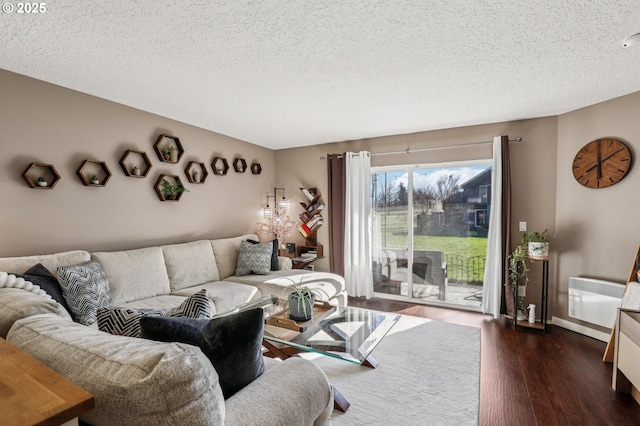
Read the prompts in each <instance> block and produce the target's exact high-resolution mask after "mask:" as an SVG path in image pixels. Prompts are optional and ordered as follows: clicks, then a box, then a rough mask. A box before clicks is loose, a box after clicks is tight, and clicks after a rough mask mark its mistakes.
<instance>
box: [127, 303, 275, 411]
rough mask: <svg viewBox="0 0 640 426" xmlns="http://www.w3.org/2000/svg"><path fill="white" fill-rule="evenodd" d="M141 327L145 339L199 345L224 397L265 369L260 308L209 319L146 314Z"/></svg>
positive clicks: (252, 379)
mask: <svg viewBox="0 0 640 426" xmlns="http://www.w3.org/2000/svg"><path fill="white" fill-rule="evenodd" d="M140 328H141V330H142V337H144V338H146V339H152V340H159V341H161V342H181V343H187V344H190V345H194V346H198V347H199V348H200V349H201V350H202V352H203V353H204V354H205V355H206V356H207V357H208V358H209V360H210V361H211V364H212V365H213V367H214V368H215V369H216V372H217V373H218V376H219V380H220V387H221V388H222V393H223V394H224V398H225V399H227V398H229V397H230V396H232V395H233V394H235V393H236V392H238V391H239V390H241V389H242V388H244V387H245V386H247V385H248V384H249V383H251V382H252V381H254V380H255V379H257V378H258V377H259V376H260V375H261V374H262V373H263V372H264V359H263V357H262V333H263V331H264V316H263V311H262V309H261V308H256V309H251V310H248V311H244V312H238V313H234V314H231V315H226V316H222V317H218V318H214V319H211V320H206V319H193V318H176V317H173V318H172V317H153V316H145V317H142V318H141V319H140Z"/></svg>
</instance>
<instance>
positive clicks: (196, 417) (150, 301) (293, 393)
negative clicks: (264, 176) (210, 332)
mask: <svg viewBox="0 0 640 426" xmlns="http://www.w3.org/2000/svg"><path fill="white" fill-rule="evenodd" d="M246 239H253V240H257V237H256V236H255V235H244V236H240V237H235V238H225V239H217V240H199V241H193V242H188V243H183V244H172V245H165V246H155V247H145V248H140V249H135V250H124V251H113V252H93V253H89V252H86V251H83V250H75V251H69V252H64V253H57V254H50V255H42V256H26V257H14V258H0V271H4V272H9V273H15V274H22V273H24V272H25V271H26V270H27V269H29V268H30V267H32V266H34V265H36V264H38V263H41V264H43V265H44V266H45V267H46V268H47V269H48V270H49V271H52V272H54V273H55V271H56V269H57V268H58V267H59V266H68V265H76V264H80V263H82V262H86V261H89V260H94V261H97V262H98V263H99V264H100V265H101V267H102V269H103V270H104V272H105V273H106V276H107V278H108V281H109V290H110V292H111V304H112V306H116V307H132V308H152V309H158V308H159V309H167V308H173V307H176V306H178V305H180V303H182V302H183V301H184V300H185V299H186V298H187V297H188V296H190V295H193V294H195V293H197V292H198V291H200V290H202V289H206V290H207V294H208V296H209V298H210V299H211V301H212V306H213V310H214V313H216V314H220V313H224V312H226V311H229V310H231V309H232V308H233V307H234V306H237V305H238V304H241V303H245V302H247V301H250V300H252V299H255V298H258V297H260V296H262V295H267V294H282V292H283V289H285V288H286V287H287V286H288V285H291V284H292V283H293V282H295V283H298V282H303V283H305V285H308V286H310V287H315V288H318V289H321V290H322V293H323V294H325V295H327V299H329V301H330V302H331V303H336V304H346V300H347V297H346V291H345V288H344V279H343V278H342V277H340V276H337V275H335V274H329V273H321V272H311V271H301V270H292V269H291V261H290V260H289V259H287V258H279V259H278V263H279V267H280V270H278V271H272V272H270V273H269V274H267V275H246V276H235V275H234V274H235V265H236V263H237V260H238V253H239V248H240V244H241V241H243V240H246ZM0 337H6V339H7V340H8V341H9V342H10V343H11V344H13V345H15V346H17V347H18V348H19V349H21V350H23V351H25V352H27V353H28V354H30V355H32V356H34V357H35V358H37V359H38V360H40V361H41V362H43V363H44V364H46V365H48V366H49V367H50V368H52V369H54V370H56V371H57V372H58V373H60V374H62V375H64V376H65V377H67V378H69V379H70V380H72V381H73V382H75V383H76V384H78V385H80V386H82V387H84V388H85V389H87V390H88V391H89V392H91V393H92V394H93V395H94V396H95V399H96V407H95V408H94V409H93V410H92V411H90V412H88V413H86V414H85V415H83V416H82V417H81V420H83V421H85V422H87V423H89V424H92V425H112V424H140V425H144V424H153V425H160V424H185V425H201V424H202V425H221V424H226V425H236V424H237V425H268V424H274V425H275V424H278V425H306V424H309V425H311V424H314V425H315V424H325V423H328V422H329V418H330V414H331V411H332V407H333V394H332V388H331V386H330V384H329V383H328V380H327V378H326V376H325V375H324V373H323V372H322V371H321V370H320V369H318V368H317V367H316V366H315V364H313V363H311V362H310V361H307V360H304V359H297V358H296V359H288V360H286V361H284V362H283V361H279V360H273V359H269V358H265V360H264V361H265V372H264V373H263V374H262V375H261V376H260V377H258V378H257V379H256V380H254V381H253V382H251V383H250V384H249V385H247V386H246V387H245V388H244V389H242V390H241V391H240V392H238V393H236V394H235V395H233V396H231V397H230V398H228V399H227V400H226V401H225V400H224V399H223V396H222V392H221V389H220V386H219V384H218V376H217V372H216V371H215V369H214V368H213V367H212V365H211V363H210V361H209V359H208V358H206V356H204V355H203V353H202V351H201V350H200V349H199V348H197V347H195V346H191V345H187V344H182V343H163V342H155V341H150V340H146V339H141V338H134V337H124V336H115V335H111V334H108V333H105V332H102V331H99V330H98V329H97V327H96V326H89V327H87V326H84V325H81V324H78V323H75V322H73V321H72V320H71V316H70V315H69V314H68V313H67V311H66V310H65V309H64V308H63V307H62V306H61V305H60V304H58V303H57V302H55V301H54V300H51V299H50V298H45V297H42V296H41V295H38V294H36V293H34V292H30V291H25V290H24V289H16V288H0ZM302 383H305V384H304V385H303V384H302ZM309 383H311V386H309V385H308V384H309ZM285 384H286V386H285Z"/></svg>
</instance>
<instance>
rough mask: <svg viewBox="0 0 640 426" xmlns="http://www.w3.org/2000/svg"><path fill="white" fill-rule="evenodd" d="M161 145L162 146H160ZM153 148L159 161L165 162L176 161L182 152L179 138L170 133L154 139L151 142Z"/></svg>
mask: <svg viewBox="0 0 640 426" xmlns="http://www.w3.org/2000/svg"><path fill="white" fill-rule="evenodd" d="M161 145H162V146H161ZM153 149H154V150H155V152H156V154H158V158H159V159H160V161H163V162H165V163H174V164H175V163H177V162H179V161H180V159H181V158H182V154H184V149H183V148H182V144H181V143H180V138H178V137H177V136H170V135H164V134H163V135H160V136H158V139H157V140H156V143H154V144H153Z"/></svg>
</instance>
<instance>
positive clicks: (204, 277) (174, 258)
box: [161, 240, 220, 291]
mask: <svg viewBox="0 0 640 426" xmlns="http://www.w3.org/2000/svg"><path fill="white" fill-rule="evenodd" d="M161 249H162V254H163V255H164V263H165V265H166V268H167V275H169V285H170V286H171V290H172V291H175V290H180V289H183V288H187V287H191V286H194V285H197V284H202V283H207V282H210V281H217V280H219V279H220V273H219V272H218V265H216V260H215V258H214V256H213V248H212V247H211V242H209V241H208V240H201V241H194V242H191V243H184V244H172V245H167V246H162V247H161Z"/></svg>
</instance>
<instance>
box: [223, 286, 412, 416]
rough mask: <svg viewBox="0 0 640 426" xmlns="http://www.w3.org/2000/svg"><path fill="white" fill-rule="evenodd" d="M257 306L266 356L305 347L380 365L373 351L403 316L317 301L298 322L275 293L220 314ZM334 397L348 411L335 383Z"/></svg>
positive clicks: (288, 354) (279, 355)
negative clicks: (261, 313)
mask: <svg viewBox="0 0 640 426" xmlns="http://www.w3.org/2000/svg"><path fill="white" fill-rule="evenodd" d="M254 308H262V309H263V310H264V315H265V332H264V336H263V341H262V345H263V347H264V348H265V349H266V352H265V353H264V354H265V355H266V356H271V357H276V358H280V359H286V358H289V357H291V356H294V355H296V354H298V353H300V352H303V351H304V352H312V353H317V354H321V355H324V356H329V357H333V358H337V359H340V360H343V361H347V362H351V363H355V364H360V365H364V366H367V367H371V368H376V367H377V365H378V363H377V361H376V360H375V359H374V358H373V357H372V356H371V353H372V352H373V350H374V349H375V347H376V346H377V345H378V344H379V343H380V341H381V340H382V339H383V338H384V336H385V335H386V334H387V333H388V332H389V330H390V329H391V328H392V327H393V326H394V325H395V323H396V322H397V321H398V319H399V318H400V315H399V314H394V313H387V312H378V311H373V310H370V309H361V308H355V307H351V306H334V305H329V304H328V303H326V302H324V303H318V304H316V305H315V307H314V318H313V319H312V320H310V321H306V322H299V323H298V322H295V321H292V320H290V319H288V318H287V316H286V314H285V313H284V312H283V309H282V303H281V301H280V300H279V298H278V297H277V296H273V295H271V296H264V297H261V298H259V299H255V300H252V301H250V302H248V303H245V304H242V305H239V306H236V307H235V308H234V309H232V310H231V311H227V312H225V313H223V314H220V316H223V315H229V314H232V313H235V312H242V311H246V310H248V309H254ZM214 318H215V317H214ZM334 400H335V407H336V409H339V410H341V411H346V409H347V408H348V407H349V402H348V401H347V400H346V399H345V398H344V397H343V396H342V395H341V394H340V392H339V391H338V390H337V389H335V387H334Z"/></svg>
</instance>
